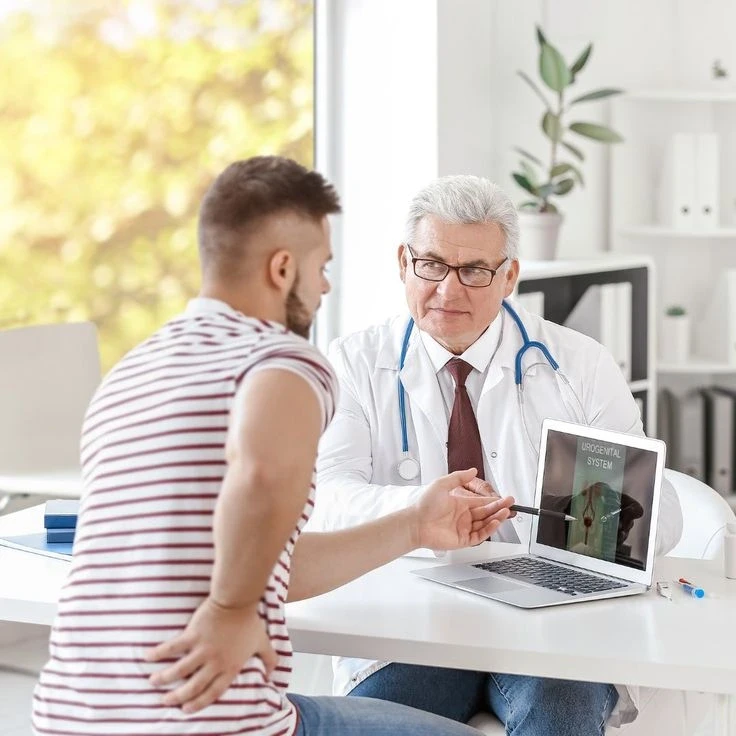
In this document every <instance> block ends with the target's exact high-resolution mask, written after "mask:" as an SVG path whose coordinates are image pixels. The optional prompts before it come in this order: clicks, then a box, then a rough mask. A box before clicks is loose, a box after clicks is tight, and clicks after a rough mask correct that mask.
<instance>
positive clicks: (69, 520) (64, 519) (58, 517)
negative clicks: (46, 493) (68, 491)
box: [43, 498, 79, 529]
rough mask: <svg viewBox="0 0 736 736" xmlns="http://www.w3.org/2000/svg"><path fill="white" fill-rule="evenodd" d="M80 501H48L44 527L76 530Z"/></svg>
mask: <svg viewBox="0 0 736 736" xmlns="http://www.w3.org/2000/svg"><path fill="white" fill-rule="evenodd" d="M78 513H79V501H78V500H76V499H68V498H62V499H57V500H55V501H46V508H45V509H44V514H43V525H44V527H45V528H46V529H75V528H76V526H77V514H78Z"/></svg>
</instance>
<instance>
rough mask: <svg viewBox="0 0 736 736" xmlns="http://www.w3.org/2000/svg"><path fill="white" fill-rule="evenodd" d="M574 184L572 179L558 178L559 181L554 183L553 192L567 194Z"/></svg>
mask: <svg viewBox="0 0 736 736" xmlns="http://www.w3.org/2000/svg"><path fill="white" fill-rule="evenodd" d="M574 186H575V180H574V179H560V181H558V182H557V183H556V184H555V188H554V193H555V194H567V193H568V192H569V191H570V190H571V189H572V188H573V187H574Z"/></svg>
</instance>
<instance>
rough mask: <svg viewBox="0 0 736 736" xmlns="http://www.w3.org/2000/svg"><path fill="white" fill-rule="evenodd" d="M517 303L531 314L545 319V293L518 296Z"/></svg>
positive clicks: (529, 292)
mask: <svg viewBox="0 0 736 736" xmlns="http://www.w3.org/2000/svg"><path fill="white" fill-rule="evenodd" d="M516 303H517V304H518V305H519V306H520V307H522V308H523V309H526V311H527V312H530V313H531V314H536V315H538V316H539V317H544V292H543V291H528V292H526V293H525V294H517V295H516Z"/></svg>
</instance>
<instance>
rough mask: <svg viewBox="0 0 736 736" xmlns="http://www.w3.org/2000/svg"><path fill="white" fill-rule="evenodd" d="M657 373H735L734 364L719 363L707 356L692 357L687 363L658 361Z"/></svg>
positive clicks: (735, 366) (735, 367)
mask: <svg viewBox="0 0 736 736" xmlns="http://www.w3.org/2000/svg"><path fill="white" fill-rule="evenodd" d="M657 373H673V374H674V373H678V374H691V375H698V374H716V373H718V374H722V373H734V374H736V365H731V364H730V363H719V362H718V361H714V360H708V359H707V358H693V359H692V360H689V361H688V362H687V363H658V364H657Z"/></svg>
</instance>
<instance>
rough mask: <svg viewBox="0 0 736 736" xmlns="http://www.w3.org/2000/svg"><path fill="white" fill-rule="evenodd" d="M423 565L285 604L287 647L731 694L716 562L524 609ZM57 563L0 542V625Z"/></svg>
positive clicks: (730, 644) (725, 598) (37, 514)
mask: <svg viewBox="0 0 736 736" xmlns="http://www.w3.org/2000/svg"><path fill="white" fill-rule="evenodd" d="M41 514H42V511H41V507H36V508H34V509H27V510H25V511H21V512H18V513H17V514H12V515H9V516H7V517H0V533H9V532H11V531H12V533H17V534H22V533H25V532H32V531H37V530H38V529H39V528H40V527H42V522H41ZM494 548H495V550H496V551H497V553H499V554H500V553H502V552H504V553H507V552H508V551H509V549H510V548H511V549H513V546H512V545H494V547H493V548H492V547H491V546H490V545H486V546H485V548H484V549H485V550H486V551H487V552H490V551H491V550H492V549H494ZM467 552H468V551H466V553H467ZM469 552H471V553H472V552H474V551H472V550H471V551H469ZM466 553H464V554H466ZM432 564H437V561H434V560H424V559H418V558H408V559H401V560H397V561H396V562H393V563H391V564H390V565H387V566H385V567H383V568H381V569H379V570H375V571H374V572H372V573H369V574H368V575H365V576H364V577H363V578H360V579H359V580H356V581H354V582H353V583H350V584H349V585H345V586H343V587H342V588H340V589H338V590H336V591H333V592H331V593H328V594H327V595H323V596H319V597H318V598H314V599H312V600H309V601H300V602H298V603H290V604H289V605H288V606H287V610H286V614H287V620H288V624H289V630H290V632H291V636H292V641H293V644H294V648H295V650H297V651H301V652H311V653H319V654H341V655H347V656H357V657H367V658H370V659H375V658H379V659H389V660H395V661H402V662H408V663H413V664H428V665H437V666H443V667H460V668H466V669H477V670H490V671H497V672H509V673H518V674H528V675H539V676H550V677H561V678H569V679H578V680H587V681H597V682H627V683H632V684H637V685H645V686H651V687H657V688H672V689H682V690H701V691H705V692H713V693H720V694H727V693H728V694H733V693H736V636H735V635H734V634H735V633H736V581H729V580H726V579H725V578H723V577H722V576H721V574H720V568H719V565H718V563H717V562H710V561H695V560H681V559H677V558H665V559H663V560H661V561H660V565H659V569H658V573H657V575H656V578H657V579H676V578H678V577H688V578H689V579H691V580H694V581H696V582H697V583H698V585H701V586H702V587H703V588H705V590H706V591H707V592H708V597H706V598H705V599H703V600H695V599H692V598H688V597H686V596H685V595H684V594H682V595H680V594H679V593H680V591H679V590H675V591H674V593H675V595H674V599H675V600H674V601H673V602H668V601H667V600H665V599H664V598H661V597H659V596H657V595H656V594H655V593H654V592H653V591H651V592H649V593H648V594H645V595H639V596H633V597H631V598H623V599H616V600H609V601H594V602H589V603H582V604H580V605H568V606H558V607H553V608H546V609H538V610H532V611H525V610H521V609H517V608H514V607H512V606H506V605H503V604H501V603H495V602H493V601H489V600H486V599H483V598H480V597H478V596H475V595H471V594H469V593H463V592H461V591H455V590H452V589H450V588H446V587H443V586H440V585H437V584H434V583H430V582H428V581H424V580H420V579H419V578H417V577H415V576H413V575H411V574H410V573H409V571H410V570H412V569H416V568H418V567H423V566H427V565H432ZM67 568H68V563H66V562H63V561H60V560H59V561H57V560H53V559H48V558H44V557H41V556H38V555H33V554H27V553H23V552H17V551H15V550H11V549H5V548H2V547H0V620H6V621H21V622H26V623H36V624H45V625H49V624H50V623H51V621H52V619H53V615H54V610H55V607H56V603H55V601H56V598H57V596H58V591H59V588H60V586H61V584H62V583H63V579H64V576H65V574H66V570H67ZM721 703H722V708H721V709H720V711H721V713H720V716H721V719H722V720H721V728H722V733H724V734H728V733H730V731H729V730H728V723H727V720H728V707H727V703H726V698H725V697H724V698H721Z"/></svg>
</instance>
